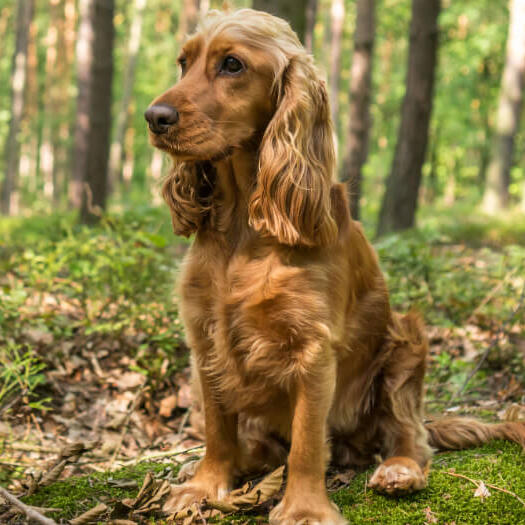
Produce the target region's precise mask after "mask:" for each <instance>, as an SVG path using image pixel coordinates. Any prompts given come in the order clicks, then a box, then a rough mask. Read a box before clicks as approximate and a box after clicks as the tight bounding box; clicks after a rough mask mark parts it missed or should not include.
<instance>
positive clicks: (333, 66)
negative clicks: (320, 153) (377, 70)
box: [330, 0, 345, 130]
mask: <svg viewBox="0 0 525 525" xmlns="http://www.w3.org/2000/svg"><path fill="white" fill-rule="evenodd" d="M344 18H345V4H344V2H343V0H332V9H331V11H330V20H331V22H330V25H331V43H330V107H331V109H332V121H333V122H334V126H335V129H336V130H337V128H338V122H339V86H340V84H341V46H342V37H343V22H344Z"/></svg>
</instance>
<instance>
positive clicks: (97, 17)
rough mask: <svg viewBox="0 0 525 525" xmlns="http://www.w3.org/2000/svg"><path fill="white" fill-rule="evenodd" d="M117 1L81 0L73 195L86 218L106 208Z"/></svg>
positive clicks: (87, 220)
mask: <svg viewBox="0 0 525 525" xmlns="http://www.w3.org/2000/svg"><path fill="white" fill-rule="evenodd" d="M113 13H114V0H82V1H81V3H80V17H81V22H80V30H79V39H78V45H77V71H78V83H79V96H78V103H77V121H76V132H75V169H74V173H75V178H74V185H73V186H74V187H75V189H76V192H75V194H74V199H75V202H76V204H77V205H78V203H79V201H80V203H81V211H80V218H81V220H82V222H94V221H96V220H97V218H98V217H97V215H100V211H101V210H104V209H105V207H106V196H107V169H108V160H109V139H110V129H111V83H112V79H113V40H114V27H113Z"/></svg>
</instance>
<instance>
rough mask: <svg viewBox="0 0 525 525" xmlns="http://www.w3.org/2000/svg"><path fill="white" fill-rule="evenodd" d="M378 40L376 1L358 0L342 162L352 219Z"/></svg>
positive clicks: (357, 198)
mask: <svg viewBox="0 0 525 525" xmlns="http://www.w3.org/2000/svg"><path fill="white" fill-rule="evenodd" d="M374 38H375V0H357V20H356V28H355V35H354V55H353V59H352V70H351V73H350V74H351V79H350V129H349V131H348V139H347V143H346V150H345V156H344V160H343V174H342V177H341V179H342V181H343V182H346V184H347V188H348V193H349V198H350V211H351V213H352V217H354V218H355V219H359V216H360V209H359V201H360V198H361V181H362V179H363V174H362V169H363V166H364V164H365V162H366V158H367V156H368V142H369V136H370V98H371V94H372V58H373V52H374Z"/></svg>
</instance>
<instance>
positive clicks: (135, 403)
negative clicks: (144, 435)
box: [109, 385, 149, 469]
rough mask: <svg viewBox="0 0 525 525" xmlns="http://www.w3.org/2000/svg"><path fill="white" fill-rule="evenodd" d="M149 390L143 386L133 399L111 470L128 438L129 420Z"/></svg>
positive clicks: (112, 460)
mask: <svg viewBox="0 0 525 525" xmlns="http://www.w3.org/2000/svg"><path fill="white" fill-rule="evenodd" d="M148 388H149V387H147V386H146V385H142V386H141V387H140V389H139V391H138V392H137V394H136V396H135V399H133V403H131V406H130V407H129V410H128V413H127V414H126V417H125V419H124V422H123V423H122V432H121V433H120V437H119V440H118V445H117V446H116V447H115V451H114V452H113V455H112V456H111V460H110V462H109V468H110V469H111V467H112V466H113V463H115V460H116V459H117V456H118V455H119V452H120V449H121V448H122V443H124V438H125V437H126V434H127V432H128V429H129V420H130V419H131V416H132V415H133V412H135V409H136V408H137V406H138V404H139V403H140V401H141V400H142V395H143V394H144V392H145V391H146V390H147V389H148Z"/></svg>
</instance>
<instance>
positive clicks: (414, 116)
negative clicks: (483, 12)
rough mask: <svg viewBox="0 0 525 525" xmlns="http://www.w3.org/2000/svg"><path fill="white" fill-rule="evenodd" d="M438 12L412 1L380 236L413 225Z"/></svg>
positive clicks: (430, 0)
mask: <svg viewBox="0 0 525 525" xmlns="http://www.w3.org/2000/svg"><path fill="white" fill-rule="evenodd" d="M439 12H440V0H412V21H411V23H410V48H409V52H408V55H409V56H408V72H407V81H406V86H407V89H406V94H405V98H404V101H403V110H402V115H401V125H400V130H399V137H398V141H397V145H396V152H395V155H394V162H393V166H392V171H391V173H390V176H389V177H388V180H387V183H386V191H385V195H384V198H383V203H382V206H381V212H380V215H379V225H378V229H377V233H378V235H382V234H385V233H388V232H392V231H397V230H404V229H407V228H411V227H412V226H413V225H414V221H415V214H416V209H417V198H418V192H419V187H420V183H421V169H422V167H423V163H424V160H425V154H426V150H427V142H428V131H429V124H430V117H431V114H432V103H433V100H432V99H433V90H434V77H435V70H436V62H437V49H438V17H439Z"/></svg>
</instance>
